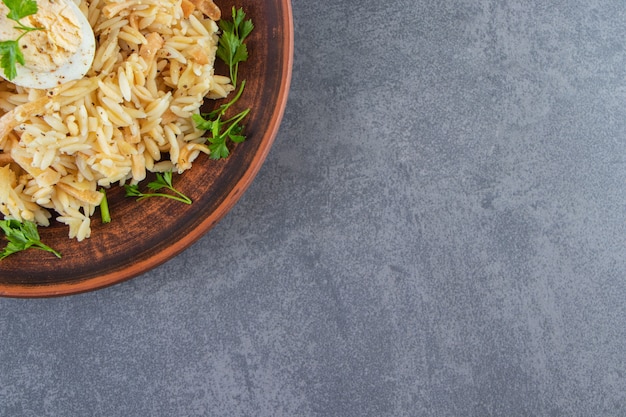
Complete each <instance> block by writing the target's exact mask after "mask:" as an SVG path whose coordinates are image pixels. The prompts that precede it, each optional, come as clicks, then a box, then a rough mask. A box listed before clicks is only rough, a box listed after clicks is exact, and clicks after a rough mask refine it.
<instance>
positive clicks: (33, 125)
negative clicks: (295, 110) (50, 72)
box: [0, 0, 232, 241]
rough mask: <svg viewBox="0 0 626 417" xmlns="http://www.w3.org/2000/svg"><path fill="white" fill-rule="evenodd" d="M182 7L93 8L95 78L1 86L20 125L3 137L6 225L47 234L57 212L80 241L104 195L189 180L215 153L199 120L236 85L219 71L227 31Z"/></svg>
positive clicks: (0, 157)
mask: <svg viewBox="0 0 626 417" xmlns="http://www.w3.org/2000/svg"><path fill="white" fill-rule="evenodd" d="M182 1H185V0H182ZM182 1H181V0H120V1H111V0H93V1H83V2H82V3H81V9H82V10H83V12H84V13H85V14H86V15H87V17H88V20H89V22H90V24H91V26H92V27H93V28H94V33H95V35H96V41H97V46H96V55H95V59H94V63H93V66H92V69H91V71H90V72H89V73H88V74H87V76H85V77H84V78H83V79H81V80H77V81H72V82H69V83H67V84H64V85H61V86H59V87H57V88H55V89H51V90H36V89H27V88H22V87H16V86H15V85H14V84H12V83H10V82H7V81H2V82H0V115H4V116H3V119H9V122H7V123H11V122H13V124H12V125H11V126H10V127H12V129H7V130H8V131H9V132H8V134H6V135H3V137H1V138H0V150H2V152H1V153H0V212H2V213H3V214H4V215H5V217H7V218H14V219H18V220H20V221H23V220H31V221H35V222H37V223H38V224H39V225H42V226H47V225H49V221H50V217H51V213H56V214H57V217H56V219H57V220H58V221H60V222H62V223H65V224H67V225H68V226H69V236H70V237H71V238H76V239H77V240H79V241H80V240H83V239H85V238H88V237H89V236H90V233H91V228H90V216H92V215H93V214H94V211H95V208H96V207H97V206H98V205H99V204H100V201H101V198H102V195H101V193H99V192H98V189H99V188H100V187H109V186H112V185H114V184H118V185H123V184H129V183H130V184H136V183H138V182H140V181H142V180H143V179H145V177H146V173H147V172H155V171H166V170H174V171H177V172H178V173H181V172H183V171H185V170H187V169H189V168H191V165H192V162H193V161H194V160H195V159H196V157H197V156H198V155H199V154H200V152H205V153H208V152H209V151H208V148H207V146H206V145H205V144H204V142H205V139H203V132H202V131H198V130H197V129H196V128H195V126H194V124H193V122H192V120H191V116H192V115H193V114H195V113H198V112H199V108H200V106H201V105H202V103H203V100H204V99H205V98H206V97H208V98H222V97H225V96H226V95H227V94H228V93H229V92H230V91H231V90H232V86H231V85H230V80H229V79H228V78H227V77H223V76H218V75H215V74H214V73H213V63H214V60H215V51H216V49H217V41H218V37H217V31H218V27H217V24H216V23H215V22H214V21H213V20H211V19H209V18H208V17H206V16H204V15H203V14H202V13H201V12H200V11H198V10H194V11H193V12H192V13H191V14H190V15H188V16H187V17H185V16H184V11H183V7H181V3H182ZM187 5H188V2H187ZM1 120H2V119H0V124H1ZM5 122H6V121H5Z"/></svg>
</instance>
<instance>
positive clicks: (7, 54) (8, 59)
mask: <svg viewBox="0 0 626 417" xmlns="http://www.w3.org/2000/svg"><path fill="white" fill-rule="evenodd" d="M0 55H2V56H1V57H0V67H2V70H3V71H4V75H5V76H6V78H7V79H8V80H12V79H13V78H15V77H16V76H17V67H16V65H15V63H16V62H19V63H20V64H22V65H24V55H22V51H20V48H19V45H18V43H17V41H4V42H0Z"/></svg>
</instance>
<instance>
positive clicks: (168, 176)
mask: <svg viewBox="0 0 626 417" xmlns="http://www.w3.org/2000/svg"><path fill="white" fill-rule="evenodd" d="M163 188H165V189H168V190H170V191H171V192H173V193H174V194H166V193H142V192H141V191H139V186H138V185H137V184H133V185H128V184H126V185H124V189H125V190H126V197H138V198H137V201H139V200H143V199H144V198H148V197H165V198H170V199H172V200H176V201H180V202H181V203H185V204H191V199H190V198H189V197H187V196H186V195H185V194H183V193H181V192H180V191H178V190H176V189H175V188H174V186H173V185H172V171H167V172H164V173H163V174H161V173H158V172H157V174H156V180H155V181H152V182H149V183H148V189H150V190H151V191H159V190H160V189H163Z"/></svg>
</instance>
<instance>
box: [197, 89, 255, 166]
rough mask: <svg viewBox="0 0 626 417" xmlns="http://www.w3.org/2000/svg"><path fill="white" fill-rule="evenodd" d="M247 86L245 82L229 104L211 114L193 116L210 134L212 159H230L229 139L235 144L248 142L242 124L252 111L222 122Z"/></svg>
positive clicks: (208, 139)
mask: <svg viewBox="0 0 626 417" xmlns="http://www.w3.org/2000/svg"><path fill="white" fill-rule="evenodd" d="M245 86H246V81H245V80H244V81H243V82H242V83H241V86H240V87H239V91H238V92H237V94H236V95H235V97H234V98H233V99H232V100H231V101H229V102H228V103H226V104H222V105H221V106H219V107H218V108H217V109H216V110H213V111H212V112H211V113H208V114H206V115H204V116H201V115H199V114H194V115H193V116H192V120H193V121H194V123H195V124H196V127H197V128H198V129H200V130H205V131H207V132H208V133H209V136H208V137H207V141H208V142H209V144H208V146H209V150H210V151H211V153H210V154H209V157H210V158H211V159H223V158H227V157H228V155H229V154H230V152H229V150H228V146H227V144H226V142H227V139H228V140H230V141H231V142H234V143H241V142H243V141H245V140H246V137H245V136H244V135H243V134H242V133H243V130H244V126H243V125H242V124H241V121H242V120H243V118H244V117H246V116H247V115H248V113H250V109H246V110H244V111H242V112H240V113H238V114H237V115H235V116H234V117H231V118H230V119H227V120H222V118H223V117H224V116H225V114H226V111H227V110H228V109H229V108H230V107H231V106H232V105H233V104H235V103H236V102H237V100H239V97H241V94H242V93H243V89H244V87H245Z"/></svg>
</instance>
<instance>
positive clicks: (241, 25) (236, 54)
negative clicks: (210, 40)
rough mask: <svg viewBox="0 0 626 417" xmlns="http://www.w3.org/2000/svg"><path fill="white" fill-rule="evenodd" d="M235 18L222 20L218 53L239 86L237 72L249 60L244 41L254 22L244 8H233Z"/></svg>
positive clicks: (232, 78)
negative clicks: (247, 16)
mask: <svg viewBox="0 0 626 417" xmlns="http://www.w3.org/2000/svg"><path fill="white" fill-rule="evenodd" d="M231 14H232V17H233V20H232V21H229V20H220V21H219V27H220V29H221V30H222V34H221V35H220V40H219V42H218V46H217V52H216V55H217V57H218V58H220V59H221V60H222V61H224V62H225V63H226V65H228V68H229V71H230V81H231V82H232V83H233V86H235V87H237V72H238V70H239V63H240V62H243V61H247V60H248V47H247V46H246V44H245V43H243V41H244V40H245V39H246V38H247V37H248V35H249V34H250V32H252V29H254V24H253V23H252V20H250V19H248V20H245V19H246V14H245V13H244V11H243V9H242V8H239V9H235V7H234V6H233V9H232V13H231Z"/></svg>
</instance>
